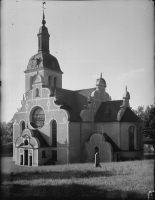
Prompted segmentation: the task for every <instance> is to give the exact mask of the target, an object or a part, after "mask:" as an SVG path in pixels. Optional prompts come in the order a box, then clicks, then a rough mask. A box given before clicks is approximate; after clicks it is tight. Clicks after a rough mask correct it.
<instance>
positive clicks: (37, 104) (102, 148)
mask: <svg viewBox="0 0 155 200" xmlns="http://www.w3.org/2000/svg"><path fill="white" fill-rule="evenodd" d="M45 24H46V21H45V16H44V13H43V20H42V26H41V27H40V29H39V33H38V35H37V36H38V53H37V54H35V55H34V56H32V57H31V58H30V60H29V62H28V65H27V68H26V70H25V71H24V72H25V93H24V95H23V100H22V101H21V104H22V106H21V108H20V109H18V112H17V113H15V115H14V124H13V160H14V161H15V164H17V165H23V166H38V165H45V164H68V163H87V162H92V163H93V162H94V159H95V153H96V152H98V154H99V160H100V162H113V161H120V160H130V159H141V158H142V156H143V135H142V121H141V119H140V118H139V117H138V116H137V115H136V114H135V113H134V112H133V111H132V110H131V108H130V103H129V101H130V94H129V92H128V91H127V87H126V89H125V91H124V94H123V91H122V94H123V98H122V100H115V101H112V100H111V97H110V95H109V94H108V93H107V92H106V87H107V83H106V81H105V80H104V78H103V77H102V74H101V75H100V76H99V78H98V79H97V80H96V85H95V83H94V88H88V89H82V90H76V91H72V90H68V89H64V88H63V86H62V75H63V72H62V71H61V68H60V66H59V62H58V60H57V59H56V58H55V57H54V56H52V55H51V54H50V51H49V38H50V35H49V33H48V29H47V27H46V26H45Z"/></svg>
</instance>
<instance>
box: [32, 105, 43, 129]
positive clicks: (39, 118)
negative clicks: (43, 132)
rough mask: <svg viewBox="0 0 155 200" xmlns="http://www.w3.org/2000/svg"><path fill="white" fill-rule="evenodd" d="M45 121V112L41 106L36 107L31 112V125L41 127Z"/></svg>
mask: <svg viewBox="0 0 155 200" xmlns="http://www.w3.org/2000/svg"><path fill="white" fill-rule="evenodd" d="M44 123H45V113H44V111H43V109H42V108H40V107H38V108H36V109H35V110H34V111H33V113H32V121H31V125H32V126H33V127H34V128H42V127H43V126H44Z"/></svg>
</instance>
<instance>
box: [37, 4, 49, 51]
mask: <svg viewBox="0 0 155 200" xmlns="http://www.w3.org/2000/svg"><path fill="white" fill-rule="evenodd" d="M45 3H46V2H43V7H42V8H43V19H42V26H41V27H40V29H39V33H38V52H42V53H49V37H50V35H49V33H48V29H47V27H46V26H45V24H46V21H45V13H44V9H45V8H44V4H45Z"/></svg>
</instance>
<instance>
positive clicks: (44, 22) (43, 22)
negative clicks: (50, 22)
mask: <svg viewBox="0 0 155 200" xmlns="http://www.w3.org/2000/svg"><path fill="white" fill-rule="evenodd" d="M45 3H46V2H43V6H42V8H43V20H42V24H43V26H44V25H45V24H46V21H45V14H44V10H45V9H46V8H44V4H45Z"/></svg>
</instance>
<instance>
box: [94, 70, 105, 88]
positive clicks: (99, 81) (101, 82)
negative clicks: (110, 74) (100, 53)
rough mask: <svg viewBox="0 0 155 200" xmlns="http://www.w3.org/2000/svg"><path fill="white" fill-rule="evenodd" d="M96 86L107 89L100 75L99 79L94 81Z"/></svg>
mask: <svg viewBox="0 0 155 200" xmlns="http://www.w3.org/2000/svg"><path fill="white" fill-rule="evenodd" d="M96 86H101V87H107V85H106V82H105V80H104V79H103V78H102V73H101V76H100V78H98V79H97V80H96Z"/></svg>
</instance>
